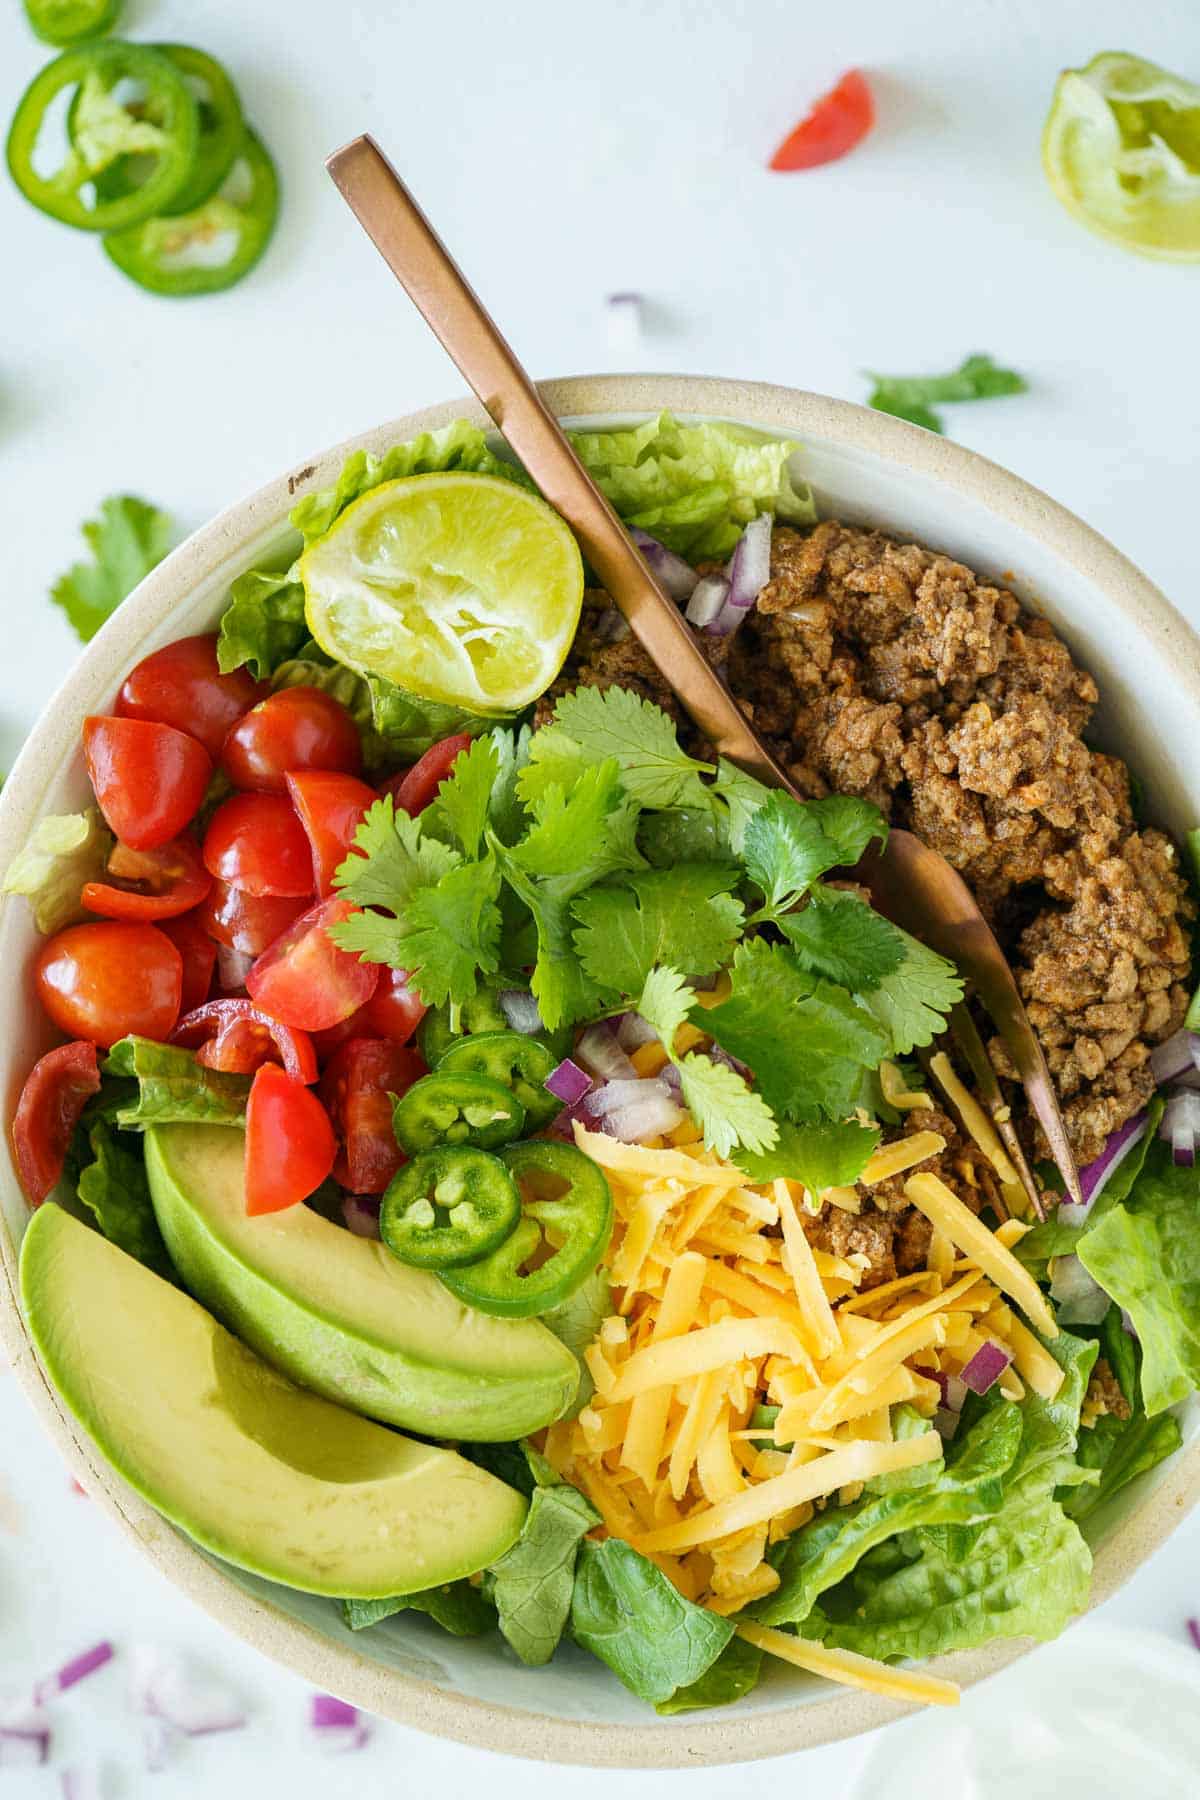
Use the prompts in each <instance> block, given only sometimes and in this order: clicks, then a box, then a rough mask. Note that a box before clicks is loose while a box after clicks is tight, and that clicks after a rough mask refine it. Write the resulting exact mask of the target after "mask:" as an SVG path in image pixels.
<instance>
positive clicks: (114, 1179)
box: [75, 1118, 174, 1280]
mask: <svg viewBox="0 0 1200 1800" xmlns="http://www.w3.org/2000/svg"><path fill="white" fill-rule="evenodd" d="M86 1141H87V1145H88V1149H89V1150H90V1153H91V1158H92V1160H91V1161H90V1162H87V1163H85V1164H84V1165H83V1166H82V1167H81V1168H80V1169H79V1173H78V1175H77V1177H76V1184H75V1187H76V1192H77V1194H78V1195H79V1198H80V1200H81V1202H82V1203H83V1205H84V1206H85V1207H86V1208H87V1210H88V1211H89V1212H90V1213H91V1215H92V1217H93V1218H94V1219H95V1221H96V1223H97V1225H98V1226H99V1227H100V1230H101V1231H102V1232H103V1234H104V1236H105V1237H106V1238H107V1239H108V1241H109V1243H110V1244H116V1246H117V1248H118V1249H119V1250H124V1251H125V1252H126V1254H127V1255H129V1256H133V1257H136V1258H137V1260H138V1262H140V1263H145V1264H146V1266H147V1268H150V1269H153V1270H154V1271H155V1273H156V1274H158V1275H164V1276H166V1277H167V1278H168V1279H169V1280H174V1270H173V1269H172V1266H171V1259H170V1257H169V1256H168V1255H167V1247H166V1245H165V1244H164V1243H163V1240H162V1233H161V1232H160V1231H159V1229H158V1220H157V1219H156V1218H155V1216H154V1207H153V1204H152V1203H151V1200H150V1184H149V1182H148V1181H147V1179H146V1165H145V1161H144V1159H143V1157H142V1148H141V1145H140V1144H137V1146H136V1148H134V1149H130V1148H128V1147H127V1145H126V1144H125V1143H123V1142H122V1141H121V1136H120V1134H119V1133H116V1132H114V1131H113V1130H112V1129H111V1127H110V1126H109V1124H108V1123H107V1122H106V1121H105V1120H104V1119H102V1118H98V1119H96V1120H95V1121H94V1123H93V1124H92V1125H91V1127H90V1129H89V1130H88V1131H87V1132H86ZM76 1157H77V1158H78V1157H79V1151H78V1150H77V1151H76Z"/></svg>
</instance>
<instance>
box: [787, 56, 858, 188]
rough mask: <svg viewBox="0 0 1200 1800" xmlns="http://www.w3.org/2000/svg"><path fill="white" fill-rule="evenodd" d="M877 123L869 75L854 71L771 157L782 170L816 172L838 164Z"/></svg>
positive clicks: (849, 71)
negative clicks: (826, 164) (824, 164)
mask: <svg viewBox="0 0 1200 1800" xmlns="http://www.w3.org/2000/svg"><path fill="white" fill-rule="evenodd" d="M874 123H875V100H874V96H873V95H872V93H871V89H870V86H869V85H868V82H867V78H866V76H865V75H864V74H863V73H862V71H861V70H860V69H850V70H848V71H847V72H846V74H845V75H843V76H842V79H841V80H840V81H839V82H838V84H837V86H836V87H832V88H830V90H829V92H828V93H827V94H822V95H821V98H820V99H819V100H818V101H817V102H816V104H815V106H814V107H813V108H812V110H811V112H809V113H807V114H806V115H805V117H804V118H803V119H801V121H800V123H799V124H798V125H797V126H796V128H795V130H794V131H791V132H789V133H788V135H787V137H785V138H784V140H783V142H782V144H780V146H779V148H778V150H776V152H775V154H774V156H773V157H772V158H771V167H772V168H773V169H779V170H791V169H815V168H818V167H819V166H820V165H821V164H822V163H830V162H837V160H838V158H839V157H842V156H845V155H846V153H847V151H849V150H853V148H854V146H855V145H856V144H860V143H861V142H862V140H863V139H864V138H865V137H866V135H867V133H868V131H870V129H871V127H872V125H874Z"/></svg>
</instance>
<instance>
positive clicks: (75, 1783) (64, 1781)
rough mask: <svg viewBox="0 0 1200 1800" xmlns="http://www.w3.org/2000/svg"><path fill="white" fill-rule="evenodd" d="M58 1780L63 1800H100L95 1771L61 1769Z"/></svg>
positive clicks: (97, 1774) (97, 1775)
mask: <svg viewBox="0 0 1200 1800" xmlns="http://www.w3.org/2000/svg"><path fill="white" fill-rule="evenodd" d="M58 1779H59V1782H60V1783H61V1785H62V1792H63V1800H101V1788H100V1775H99V1772H98V1770H96V1769H93V1768H86V1769H80V1768H75V1769H63V1770H61V1771H60V1773H59V1778H58Z"/></svg>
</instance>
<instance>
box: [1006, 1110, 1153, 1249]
mask: <svg viewBox="0 0 1200 1800" xmlns="http://www.w3.org/2000/svg"><path fill="white" fill-rule="evenodd" d="M1163 1105H1164V1102H1163V1097H1162V1095H1161V1094H1155V1095H1154V1097H1153V1099H1152V1100H1151V1102H1150V1106H1149V1109H1148V1110H1149V1115H1150V1116H1149V1121H1148V1123H1147V1126H1146V1132H1145V1135H1144V1136H1143V1137H1142V1138H1141V1139H1140V1141H1139V1142H1138V1143H1136V1144H1135V1145H1134V1146H1133V1149H1132V1150H1130V1151H1129V1152H1128V1154H1127V1155H1126V1157H1125V1159H1124V1161H1123V1162H1121V1163H1120V1164H1118V1166H1117V1167H1116V1168H1115V1169H1114V1170H1113V1172H1112V1174H1111V1175H1110V1176H1109V1178H1108V1180H1107V1181H1106V1182H1105V1184H1104V1186H1103V1188H1102V1189H1101V1190H1100V1193H1099V1194H1098V1195H1097V1196H1096V1198H1095V1200H1093V1202H1092V1204H1091V1206H1090V1207H1089V1208H1088V1217H1087V1222H1086V1224H1083V1225H1067V1224H1063V1223H1060V1222H1059V1219H1058V1216H1057V1214H1056V1213H1055V1214H1052V1215H1051V1216H1050V1218H1048V1219H1046V1220H1044V1221H1043V1223H1042V1224H1041V1225H1035V1226H1034V1228H1033V1230H1032V1231H1027V1232H1026V1233H1025V1236H1024V1237H1023V1238H1021V1239H1020V1240H1019V1242H1018V1243H1017V1245H1016V1247H1015V1254H1016V1255H1017V1256H1018V1257H1019V1258H1020V1260H1021V1261H1022V1262H1023V1263H1024V1264H1025V1267H1026V1268H1027V1269H1031V1270H1032V1271H1033V1272H1034V1274H1035V1275H1037V1277H1038V1279H1039V1280H1042V1279H1044V1278H1045V1274H1046V1264H1047V1263H1048V1262H1049V1260H1050V1258H1051V1257H1052V1256H1073V1255H1074V1254H1075V1253H1076V1252H1077V1251H1078V1249H1079V1240H1080V1238H1081V1237H1082V1236H1083V1234H1084V1232H1085V1231H1090V1230H1091V1229H1092V1226H1093V1225H1098V1224H1099V1222H1100V1220H1101V1219H1102V1218H1103V1217H1104V1215H1105V1213H1107V1212H1111V1211H1112V1209H1113V1207H1114V1206H1117V1205H1118V1204H1119V1203H1120V1202H1121V1201H1122V1200H1124V1199H1125V1197H1126V1196H1127V1194H1128V1193H1129V1191H1130V1189H1131V1188H1132V1187H1133V1184H1134V1182H1135V1181H1136V1180H1137V1178H1138V1176H1139V1175H1140V1174H1141V1172H1142V1165H1143V1163H1144V1162H1145V1160H1146V1155H1147V1153H1148V1151H1149V1149H1150V1146H1151V1144H1152V1143H1153V1142H1154V1134H1155V1132H1156V1131H1157V1130H1158V1122H1159V1120H1160V1119H1161V1118H1162V1115H1163Z"/></svg>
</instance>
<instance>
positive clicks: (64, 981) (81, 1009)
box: [34, 919, 183, 1050]
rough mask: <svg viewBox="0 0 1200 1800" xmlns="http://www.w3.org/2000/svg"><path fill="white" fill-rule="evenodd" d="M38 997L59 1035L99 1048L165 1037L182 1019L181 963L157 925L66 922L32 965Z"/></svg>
mask: <svg viewBox="0 0 1200 1800" xmlns="http://www.w3.org/2000/svg"><path fill="white" fill-rule="evenodd" d="M34 981H35V984H36V986H37V991H38V998H39V999H40V1000H41V1003H42V1005H43V1006H44V1007H45V1009H46V1011H47V1013H48V1014H49V1015H50V1017H51V1019H52V1020H53V1021H54V1023H55V1024H56V1025H57V1026H58V1028H59V1030H60V1031H64V1032H66V1033H67V1035H68V1036H69V1037H73V1038H86V1040H87V1041H88V1043H90V1044H99V1045H100V1046H101V1048H102V1049H105V1050H107V1049H109V1047H110V1046H111V1045H113V1044H115V1043H116V1041H117V1039H118V1038H123V1037H125V1036H127V1035H128V1033H130V1032H137V1033H138V1034H139V1036H141V1037H149V1038H165V1037H166V1035H167V1033H168V1032H169V1031H170V1030H171V1028H172V1026H173V1025H174V1023H175V1021H176V1019H177V1018H178V1017H179V999H180V995H181V994H182V992H183V958H182V956H180V954H179V952H178V950H177V949H176V948H175V946H174V944H173V943H172V942H171V940H170V938H169V937H167V936H166V935H165V934H164V933H163V932H161V931H159V929H158V927H157V926H155V925H142V924H135V923H133V922H132V921H130V920H125V919H103V920H99V921H97V923H96V924H94V925H68V927H67V929H66V930H65V931H60V932H58V933H57V934H56V935H55V936H54V937H52V938H50V939H49V940H48V942H47V943H46V944H45V945H44V946H43V948H42V951H41V953H40V955H39V956H38V959H37V962H36V963H35V964H34Z"/></svg>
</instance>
